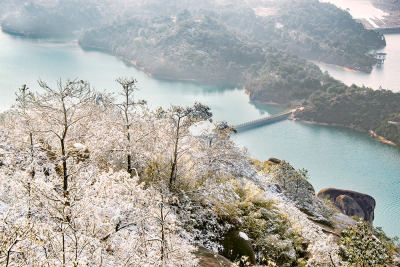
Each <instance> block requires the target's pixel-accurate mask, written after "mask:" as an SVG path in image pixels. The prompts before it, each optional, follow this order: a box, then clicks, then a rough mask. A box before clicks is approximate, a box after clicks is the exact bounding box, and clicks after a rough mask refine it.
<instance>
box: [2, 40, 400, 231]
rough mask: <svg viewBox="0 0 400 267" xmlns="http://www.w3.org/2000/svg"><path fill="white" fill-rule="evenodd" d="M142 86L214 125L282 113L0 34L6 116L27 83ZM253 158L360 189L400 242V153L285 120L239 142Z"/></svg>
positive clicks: (231, 94)
mask: <svg viewBox="0 0 400 267" xmlns="http://www.w3.org/2000/svg"><path fill="white" fill-rule="evenodd" d="M121 76H126V77H131V76H132V77H135V78H136V79H137V80H138V82H139V83H138V87H139V89H140V91H139V92H138V93H137V97H138V98H143V99H146V100H147V101H148V102H149V104H150V105H151V106H152V107H157V106H164V107H168V106H169V105H170V104H175V105H191V104H193V102H195V101H198V102H202V103H204V104H207V105H209V106H210V107H211V108H212V111H213V113H214V118H215V120H226V121H228V122H229V123H231V124H238V123H241V122H245V121H248V120H253V119H257V118H261V117H263V116H268V115H269V114H274V113H277V112H279V111H280V110H279V108H277V107H274V106H269V105H262V104H255V103H251V102H249V98H248V96H247V95H246V94H245V93H244V91H243V90H239V89H232V88H219V87H213V86H201V85H196V84H190V83H179V82H170V81H162V80H156V79H151V78H149V77H148V76H147V75H146V74H144V73H143V72H140V71H138V70H136V69H135V68H133V67H132V66H129V65H126V64H124V63H123V62H122V61H121V60H118V59H117V58H115V57H113V56H109V55H105V54H102V53H99V52H88V51H83V50H82V49H80V48H79V46H78V45H77V44H76V42H68V43H63V42H56V41H44V40H31V39H23V38H18V37H12V36H9V35H6V34H4V33H0V95H1V98H0V109H1V110H5V109H6V108H8V107H10V106H11V105H12V104H13V103H14V99H15V92H16V90H17V88H19V87H20V86H21V85H22V84H24V83H26V84H27V85H28V86H29V87H31V88H32V89H36V88H37V82H36V81H37V79H39V78H41V79H43V80H45V81H48V82H49V83H50V84H51V85H55V83H56V80H58V79H59V78H62V79H67V78H79V79H84V80H88V81H90V82H91V84H92V85H93V86H94V87H95V88H96V89H98V90H105V91H107V92H116V91H117V89H119V88H118V86H117V84H116V83H115V82H114V81H115V79H116V78H118V77H121ZM234 140H235V141H236V142H237V143H238V144H239V145H241V146H245V147H247V148H248V151H249V154H250V156H251V157H255V158H258V159H260V160H267V159H268V158H269V157H277V158H281V159H285V160H287V161H289V162H291V163H292V164H293V165H294V166H295V167H296V168H306V169H308V170H309V171H310V175H311V183H312V184H313V185H314V187H315V189H316V190H317V191H318V190H320V189H322V188H324V187H337V188H343V189H353V190H357V191H360V192H363V193H367V194H370V195H372V196H373V197H374V198H375V199H376V201H377V207H376V210H375V221H374V223H375V225H377V226H383V228H384V230H385V231H386V232H387V233H388V234H389V235H400V230H399V229H398V227H397V225H396V222H397V220H399V219H400V196H399V194H398V192H400V164H399V163H400V150H399V149H396V148H393V147H390V146H388V145H385V144H381V143H379V142H377V141H375V140H374V139H372V138H369V137H368V136H367V135H365V134H360V133H356V132H353V131H350V130H346V129H341V128H334V127H322V126H316V125H308V124H303V123H299V122H294V121H282V122H279V123H275V124H271V125H268V126H266V127H261V128H257V129H254V130H252V131H248V132H244V133H241V134H239V135H236V136H234Z"/></svg>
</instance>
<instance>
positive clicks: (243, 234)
mask: <svg viewBox="0 0 400 267" xmlns="http://www.w3.org/2000/svg"><path fill="white" fill-rule="evenodd" d="M239 236H240V237H241V238H243V239H244V240H249V237H248V236H247V235H246V234H245V233H243V232H239Z"/></svg>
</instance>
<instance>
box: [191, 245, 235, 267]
mask: <svg viewBox="0 0 400 267" xmlns="http://www.w3.org/2000/svg"><path fill="white" fill-rule="evenodd" d="M194 255H195V256H196V257H197V258H198V259H199V263H198V265H197V266H199V267H231V266H233V263H232V262H231V261H229V260H228V259H227V258H225V257H224V256H221V255H218V254H217V253H214V252H212V251H211V250H208V249H206V248H204V247H198V248H197V250H196V251H195V252H194Z"/></svg>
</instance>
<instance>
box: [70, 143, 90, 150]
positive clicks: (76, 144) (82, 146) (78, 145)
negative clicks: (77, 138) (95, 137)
mask: <svg viewBox="0 0 400 267" xmlns="http://www.w3.org/2000/svg"><path fill="white" fill-rule="evenodd" d="M73 146H74V148H76V149H79V150H85V149H87V147H86V146H85V145H84V144H81V143H75V144H74V145H73Z"/></svg>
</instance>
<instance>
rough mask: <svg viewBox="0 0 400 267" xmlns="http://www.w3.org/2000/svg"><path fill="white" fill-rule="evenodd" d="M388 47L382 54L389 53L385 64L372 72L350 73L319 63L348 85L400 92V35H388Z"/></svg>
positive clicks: (386, 36)
mask: <svg viewBox="0 0 400 267" xmlns="http://www.w3.org/2000/svg"><path fill="white" fill-rule="evenodd" d="M385 38H386V43H387V45H386V47H385V48H384V49H382V50H380V51H381V52H385V53H387V56H386V60H385V63H384V64H383V65H382V66H380V67H376V66H375V67H374V68H373V70H372V72H371V73H370V74H369V73H364V72H350V71H346V70H344V69H343V68H341V67H338V66H333V65H328V64H325V63H317V65H318V66H319V67H320V68H321V70H323V71H328V72H329V74H330V75H331V76H333V77H334V78H336V79H338V80H341V81H343V82H344V83H345V84H347V85H352V84H353V83H354V84H356V85H358V86H363V85H365V86H367V87H371V88H373V89H379V88H384V89H390V90H392V91H394V92H400V34H386V35H385Z"/></svg>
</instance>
